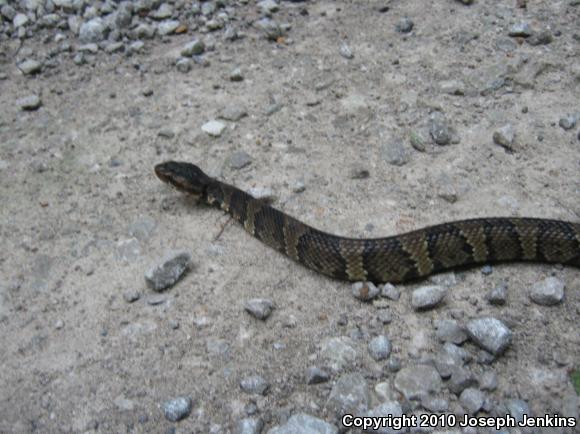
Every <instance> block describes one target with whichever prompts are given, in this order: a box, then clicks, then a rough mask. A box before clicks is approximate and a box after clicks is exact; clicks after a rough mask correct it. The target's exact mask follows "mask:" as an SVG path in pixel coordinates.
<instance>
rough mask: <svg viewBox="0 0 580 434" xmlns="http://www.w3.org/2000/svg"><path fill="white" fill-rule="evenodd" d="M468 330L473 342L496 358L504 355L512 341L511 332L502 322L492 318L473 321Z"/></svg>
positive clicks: (468, 324) (468, 325) (470, 322)
mask: <svg viewBox="0 0 580 434" xmlns="http://www.w3.org/2000/svg"><path fill="white" fill-rule="evenodd" d="M466 329H467V333H468V334H469V337H470V338H471V340H472V341H473V342H475V343H476V344H477V345H478V346H480V347H481V348H483V349H484V350H486V351H489V352H490V353H492V354H493V355H496V356H497V355H499V354H501V353H503V352H504V351H505V350H506V349H507V347H508V346H509V344H510V343H511V340H512V332H511V330H510V329H509V328H508V327H507V326H506V325H505V324H504V323H503V322H501V321H500V320H498V319H495V318H491V317H489V318H479V319H474V320H471V321H469V322H468V323H467V326H466Z"/></svg>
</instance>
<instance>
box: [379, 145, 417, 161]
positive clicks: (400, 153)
mask: <svg viewBox="0 0 580 434" xmlns="http://www.w3.org/2000/svg"><path fill="white" fill-rule="evenodd" d="M382 151H383V152H382V153H383V159H384V160H385V161H386V162H387V163H389V164H392V165H393V166H404V165H405V164H407V163H408V162H409V161H410V160H411V154H410V153H409V151H408V150H407V148H406V147H405V143H404V141H403V140H402V139H395V140H392V141H390V142H388V143H385V144H384V145H383V147H382Z"/></svg>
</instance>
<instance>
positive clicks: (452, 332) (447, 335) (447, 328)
mask: <svg viewBox="0 0 580 434" xmlns="http://www.w3.org/2000/svg"><path fill="white" fill-rule="evenodd" d="M434 325H435V329H436V330H437V331H436V333H435V335H436V336H437V339H439V340H440V341H441V342H451V343H454V344H462V343H463V342H465V341H466V340H467V333H466V332H465V330H464V329H463V327H460V326H459V324H458V323H457V321H455V320H453V319H446V320H436V321H435V323H434Z"/></svg>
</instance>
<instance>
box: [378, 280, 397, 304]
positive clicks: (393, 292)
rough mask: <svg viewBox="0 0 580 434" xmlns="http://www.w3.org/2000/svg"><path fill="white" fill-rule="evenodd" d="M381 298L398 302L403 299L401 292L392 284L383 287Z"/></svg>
mask: <svg viewBox="0 0 580 434" xmlns="http://www.w3.org/2000/svg"><path fill="white" fill-rule="evenodd" d="M381 297H384V298H388V299H389V300H394V301H397V300H398V299H399V298H400V297H401V292H400V291H399V290H398V289H397V287H396V286H395V285H393V284H392V283H385V284H384V285H383V286H382V287H381Z"/></svg>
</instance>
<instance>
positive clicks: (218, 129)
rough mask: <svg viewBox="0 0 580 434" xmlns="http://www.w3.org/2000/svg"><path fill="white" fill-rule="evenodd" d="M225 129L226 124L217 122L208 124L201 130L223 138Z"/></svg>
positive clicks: (213, 121)
mask: <svg viewBox="0 0 580 434" xmlns="http://www.w3.org/2000/svg"><path fill="white" fill-rule="evenodd" d="M225 129H226V124H224V123H223V122H220V121H216V120H212V121H209V122H206V123H205V124H203V125H202V127H201V130H202V131H203V132H204V133H207V134H209V135H210V136H213V137H219V136H221V135H222V133H223V131H224V130H225Z"/></svg>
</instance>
